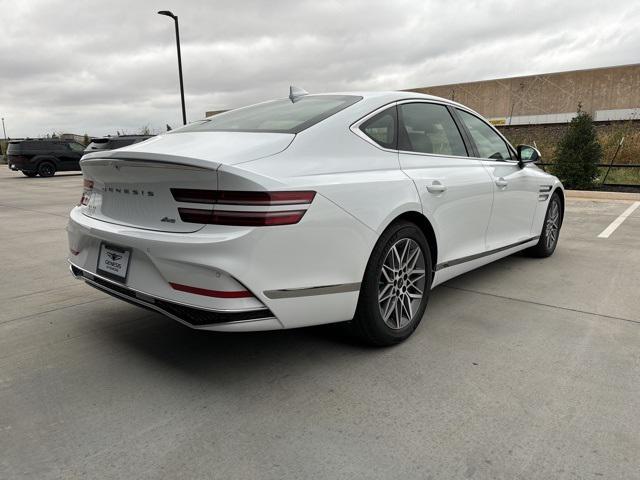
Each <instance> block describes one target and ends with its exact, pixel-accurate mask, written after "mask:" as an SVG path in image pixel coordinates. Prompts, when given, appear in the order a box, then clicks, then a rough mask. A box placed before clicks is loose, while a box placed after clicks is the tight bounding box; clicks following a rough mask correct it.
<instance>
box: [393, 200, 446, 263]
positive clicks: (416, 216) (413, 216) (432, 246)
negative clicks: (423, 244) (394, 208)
mask: <svg viewBox="0 0 640 480" xmlns="http://www.w3.org/2000/svg"><path fill="white" fill-rule="evenodd" d="M400 220H405V221H407V222H411V223H413V224H415V225H416V226H417V227H418V228H420V230H422V233H423V234H424V236H425V237H426V239H427V243H428V244H429V250H430V253H431V268H433V269H434V270H435V268H436V265H437V264H438V241H437V239H436V233H435V231H434V229H433V226H432V225H431V222H430V221H429V219H428V218H427V217H425V216H424V215H423V214H422V213H420V212H416V211H415V210H412V211H408V212H404V213H402V214H400V215H398V216H397V217H396V218H394V219H393V221H392V222H390V223H389V225H392V224H394V223H395V222H397V221H400ZM387 228H389V227H388V226H387Z"/></svg>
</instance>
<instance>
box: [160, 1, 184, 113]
mask: <svg viewBox="0 0 640 480" xmlns="http://www.w3.org/2000/svg"><path fill="white" fill-rule="evenodd" d="M158 15H164V16H165V17H171V18H173V21H174V22H175V24H176V47H177V49H178V75H179V77H180V100H181V101H182V124H183V125H186V124H187V111H186V109H185V106H184V84H183V82H182V55H181V54H180V28H179V27H178V16H177V15H174V14H173V13H171V12H170V11H169V10H160V11H159V12H158Z"/></svg>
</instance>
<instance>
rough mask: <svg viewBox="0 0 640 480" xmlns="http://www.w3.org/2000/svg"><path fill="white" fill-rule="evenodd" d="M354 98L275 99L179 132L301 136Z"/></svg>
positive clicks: (344, 96) (356, 98)
mask: <svg viewBox="0 0 640 480" xmlns="http://www.w3.org/2000/svg"><path fill="white" fill-rule="evenodd" d="M361 99H362V97H357V96H353V95H307V96H304V97H300V98H298V99H296V101H295V102H292V101H291V100H289V99H288V98H287V99H284V100H274V101H271V102H265V103H259V104H257V105H252V106H250V107H244V108H239V109H237V110H231V111H229V112H225V113H220V114H218V115H216V116H214V117H211V118H208V119H206V120H204V121H202V122H199V123H196V124H192V125H188V126H187V127H184V128H181V129H179V130H176V132H272V133H298V132H301V131H302V130H304V129H305V128H309V127H310V126H312V125H315V124H316V123H318V122H320V121H322V120H324V119H325V118H328V117H330V116H331V115H333V114H335V113H338V112H339V111H340V110H343V109H345V108H347V107H348V106H350V105H353V104H354V103H356V102H357V101H359V100H361Z"/></svg>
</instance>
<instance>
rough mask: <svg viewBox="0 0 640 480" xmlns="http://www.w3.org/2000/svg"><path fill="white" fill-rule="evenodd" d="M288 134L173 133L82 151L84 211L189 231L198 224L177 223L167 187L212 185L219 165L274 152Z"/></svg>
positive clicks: (131, 223)
mask: <svg viewBox="0 0 640 480" xmlns="http://www.w3.org/2000/svg"><path fill="white" fill-rule="evenodd" d="M293 137H294V135H292V134H280V133H249V132H185V133H180V132H175V133H169V134H165V135H160V136H158V137H154V138H151V139H149V140H147V141H145V142H141V143H137V144H134V145H130V146H127V147H125V148H121V149H119V150H116V151H106V152H96V153H92V154H88V155H85V156H84V157H83V160H82V163H81V166H82V171H83V173H84V176H85V179H86V180H87V181H91V182H93V186H92V188H91V189H90V191H88V194H87V197H88V198H87V202H86V205H84V206H82V207H81V208H82V211H83V213H84V214H85V215H87V216H89V217H92V218H95V219H98V220H102V221H105V222H109V223H115V224H119V225H127V226H131V227H136V228H144V229H148V230H157V231H164V232H176V233H189V232H195V231H198V230H200V229H201V228H202V227H203V226H204V225H203V224H197V223H187V222H182V220H181V219H180V215H179V213H178V207H180V206H183V207H189V206H194V204H182V203H179V202H177V201H176V200H175V199H174V197H173V195H172V193H171V189H172V188H191V189H202V190H217V189H218V172H217V169H218V168H219V167H220V165H223V164H224V165H234V164H237V163H242V162H246V161H251V160H256V159H258V158H262V157H266V156H270V155H275V154H276V153H279V152H281V151H283V150H284V149H285V148H287V147H288V146H289V144H290V143H291V141H292V140H293Z"/></svg>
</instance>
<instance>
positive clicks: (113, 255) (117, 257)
mask: <svg viewBox="0 0 640 480" xmlns="http://www.w3.org/2000/svg"><path fill="white" fill-rule="evenodd" d="M107 257H109V258H110V259H111V260H113V261H114V262H117V261H118V260H120V259H121V258H122V255H119V254H117V253H113V252H107Z"/></svg>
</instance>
